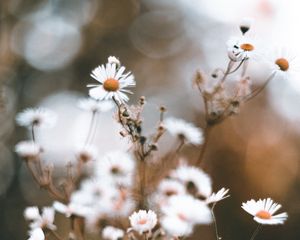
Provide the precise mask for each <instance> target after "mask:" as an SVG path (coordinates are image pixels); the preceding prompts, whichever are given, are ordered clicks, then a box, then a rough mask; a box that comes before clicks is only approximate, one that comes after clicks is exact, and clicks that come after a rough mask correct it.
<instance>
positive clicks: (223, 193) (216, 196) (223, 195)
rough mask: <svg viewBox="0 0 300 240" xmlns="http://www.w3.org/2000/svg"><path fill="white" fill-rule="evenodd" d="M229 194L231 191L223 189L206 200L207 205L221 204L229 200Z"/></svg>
mask: <svg viewBox="0 0 300 240" xmlns="http://www.w3.org/2000/svg"><path fill="white" fill-rule="evenodd" d="M228 192H229V189H226V188H221V189H220V190H219V191H218V192H216V193H212V194H211V195H210V196H209V197H208V198H207V199H206V203H207V204H210V203H216V202H219V201H221V200H223V199H225V198H228V197H229V196H230V195H227V193H228Z"/></svg>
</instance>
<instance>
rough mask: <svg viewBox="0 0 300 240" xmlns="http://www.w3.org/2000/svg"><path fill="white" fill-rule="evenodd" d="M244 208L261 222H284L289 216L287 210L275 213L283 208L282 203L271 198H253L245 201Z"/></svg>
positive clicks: (270, 223) (269, 223) (271, 223)
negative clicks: (256, 199)
mask: <svg viewBox="0 0 300 240" xmlns="http://www.w3.org/2000/svg"><path fill="white" fill-rule="evenodd" d="M242 208H243V209H244V210H245V211H246V212H247V213H249V214H251V215H252V216H253V217H254V218H253V219H254V220H255V221H256V222H258V223H260V224H268V225H273V224H274V225H275V224H283V223H284V221H285V220H286V219H287V217H288V215H287V213H286V212H283V213H280V214H277V215H274V213H275V212H276V211H278V210H279V209H280V208H281V205H280V204H278V203H275V202H274V201H273V200H272V199H271V198H267V199H263V200H262V199H259V200H258V201H255V200H253V199H251V200H250V201H247V202H246V203H243V204H242Z"/></svg>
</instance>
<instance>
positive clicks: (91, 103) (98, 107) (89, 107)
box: [78, 98, 114, 112]
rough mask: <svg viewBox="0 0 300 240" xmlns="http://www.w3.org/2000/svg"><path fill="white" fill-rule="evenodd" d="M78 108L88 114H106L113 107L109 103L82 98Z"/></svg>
mask: <svg viewBox="0 0 300 240" xmlns="http://www.w3.org/2000/svg"><path fill="white" fill-rule="evenodd" d="M78 107H79V108H81V109H82V110H85V111H90V112H107V111H109V110H111V109H112V108H113V107H114V105H113V103H112V102H111V101H97V100H95V99H93V98H83V99H81V100H79V102H78Z"/></svg>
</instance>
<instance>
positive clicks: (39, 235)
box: [28, 228, 45, 240]
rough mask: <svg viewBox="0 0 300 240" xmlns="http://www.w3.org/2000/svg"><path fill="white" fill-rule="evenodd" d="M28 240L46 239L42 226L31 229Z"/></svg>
mask: <svg viewBox="0 0 300 240" xmlns="http://www.w3.org/2000/svg"><path fill="white" fill-rule="evenodd" d="M28 240H45V234H44V232H43V230H42V229H41V228H35V229H33V230H30V231H29V238H28Z"/></svg>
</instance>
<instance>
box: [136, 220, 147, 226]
mask: <svg viewBox="0 0 300 240" xmlns="http://www.w3.org/2000/svg"><path fill="white" fill-rule="evenodd" d="M146 223H147V220H146V219H140V220H139V221H138V224H141V225H144V224H146Z"/></svg>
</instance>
